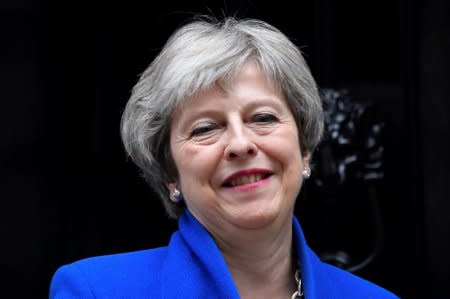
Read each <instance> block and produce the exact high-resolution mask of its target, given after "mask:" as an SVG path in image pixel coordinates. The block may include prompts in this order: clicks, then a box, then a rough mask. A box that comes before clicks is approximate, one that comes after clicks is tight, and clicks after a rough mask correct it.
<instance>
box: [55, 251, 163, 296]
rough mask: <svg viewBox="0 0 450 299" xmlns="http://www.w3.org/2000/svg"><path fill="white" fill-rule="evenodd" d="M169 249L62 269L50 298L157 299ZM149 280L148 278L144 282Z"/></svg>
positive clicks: (87, 261) (89, 260) (104, 258)
mask: <svg viewBox="0 0 450 299" xmlns="http://www.w3.org/2000/svg"><path fill="white" fill-rule="evenodd" d="M166 255H167V248H166V247H161V248H155V249H149V250H142V251H135V252H128V253H121V254H113V255H105V256H98V257H92V258H86V259H83V260H80V261H77V262H75V263H72V264H69V265H65V266H62V267H61V268H59V269H58V270H57V271H56V272H55V274H54V276H53V279H52V282H51V285H50V298H52V299H53V298H54V299H58V298H65V299H72V298H73V299H75V298H84V299H87V298H129V297H130V296H131V297H133V298H141V297H142V298H154V297H157V294H156V292H158V290H159V288H157V286H158V285H159V281H160V276H159V275H160V273H161V268H162V263H163V261H164V259H165V256H166ZM143 277H145V278H146V279H142V278H143Z"/></svg>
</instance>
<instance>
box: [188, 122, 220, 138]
mask: <svg viewBox="0 0 450 299" xmlns="http://www.w3.org/2000/svg"><path fill="white" fill-rule="evenodd" d="M216 128H217V125H215V124H205V125H200V126H198V127H196V128H194V129H193V130H192V132H191V137H196V136H203V135H206V134H208V133H210V132H211V131H212V130H214V129H216Z"/></svg>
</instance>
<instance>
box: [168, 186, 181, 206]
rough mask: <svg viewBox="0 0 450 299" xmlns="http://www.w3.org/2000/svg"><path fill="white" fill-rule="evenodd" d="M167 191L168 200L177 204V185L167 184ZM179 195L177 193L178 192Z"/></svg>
mask: <svg viewBox="0 0 450 299" xmlns="http://www.w3.org/2000/svg"><path fill="white" fill-rule="evenodd" d="M166 186H167V189H168V190H169V198H170V200H171V201H172V202H178V201H179V199H178V198H177V196H176V195H177V190H178V189H177V183H176V182H172V183H167V184H166ZM178 193H179V192H178Z"/></svg>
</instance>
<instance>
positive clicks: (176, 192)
mask: <svg viewBox="0 0 450 299" xmlns="http://www.w3.org/2000/svg"><path fill="white" fill-rule="evenodd" d="M172 200H173V201H174V202H179V201H181V200H183V195H181V192H180V191H179V190H178V189H177V188H175V189H174V190H173V192H172Z"/></svg>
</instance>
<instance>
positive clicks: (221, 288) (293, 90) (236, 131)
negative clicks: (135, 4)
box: [50, 18, 396, 299]
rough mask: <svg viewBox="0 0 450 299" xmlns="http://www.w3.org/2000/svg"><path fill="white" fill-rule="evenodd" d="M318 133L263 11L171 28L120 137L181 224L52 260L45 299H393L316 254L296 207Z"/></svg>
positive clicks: (309, 84) (307, 93) (287, 45)
mask: <svg viewBox="0 0 450 299" xmlns="http://www.w3.org/2000/svg"><path fill="white" fill-rule="evenodd" d="M322 131H323V115H322V107H321V101H320V99H319V96H318V93H317V88H316V84H315V82H314V79H313V78H312V76H311V74H310V71H309V69H308V67H307V65H306V63H305V61H304V59H303V57H302V55H301V54H300V52H299V50H298V49H297V48H296V47H295V45H294V44H293V43H292V42H290V41H289V40H288V38H286V36H285V35H283V34H282V33H281V32H280V31H278V30H277V29H276V28H274V27H272V26H270V25H268V24H266V23H264V22H262V21H258V20H241V21H238V20H236V19H233V18H227V19H225V20H223V21H222V22H214V21H211V20H206V19H205V20H197V21H194V22H191V23H189V24H187V25H184V26H183V27H181V28H180V29H178V30H177V31H176V32H175V33H174V35H173V36H172V37H171V38H170V39H169V40H168V42H167V44H166V45H165V47H164V48H163V49H162V51H161V53H160V54H159V56H158V57H156V59H155V60H154V61H153V62H152V64H151V65H150V66H149V67H148V69H147V70H146V71H145V72H144V73H143V74H142V76H141V77H140V79H139V82H138V83H137V84H136V86H135V87H134V89H133V93H132V96H131V98H130V100H129V102H128V104H127V107H126V109H125V112H124V114H123V118H122V137H123V141H124V144H125V148H126V150H127V152H128V153H129V155H130V156H131V158H132V159H133V161H134V162H135V163H136V164H137V165H138V166H139V167H140V169H141V170H142V171H143V173H144V176H145V178H146V179H147V181H148V182H149V184H150V185H151V187H153V188H154V190H156V192H157V193H158V194H159V196H160V197H161V199H162V201H163V203H164V205H165V208H166V210H167V212H168V214H169V215H170V216H172V217H174V218H178V221H179V230H178V231H177V232H175V233H174V234H173V236H172V238H171V240H170V243H169V245H168V246H167V247H163V248H157V249H150V250H144V251H139V252H132V253H126V254H117V255H111V256H104V257H95V258H90V259H86V260H82V261H79V262H76V263H73V264H71V265H67V266H64V267H62V268H60V269H59V270H58V271H57V272H56V274H55V275H54V277H53V280H52V285H51V290H50V297H51V298H308V299H312V298H317V299H324V298H396V297H395V296H394V295H393V294H391V293H389V292H388V291H386V290H384V289H382V288H380V287H378V286H375V285H373V284H371V283H369V282H367V281H365V280H363V279H360V278H357V277H356V276H353V275H352V274H350V273H347V272H345V271H342V270H340V269H338V268H335V267H332V266H330V265H327V264H324V263H322V262H321V261H320V260H319V259H318V258H317V256H316V255H315V254H314V253H313V252H312V251H311V250H310V249H309V248H308V246H307V245H306V243H305V239H304V237H303V233H302V230H301V228H300V225H299V223H298V221H297V220H296V218H295V217H294V215H293V210H294V204H295V200H296V198H297V195H298V193H299V192H300V188H301V185H302V181H303V180H304V179H306V178H308V177H309V175H310V158H311V154H312V152H313V150H314V148H315V146H316V145H317V144H318V142H319V140H320V138H321V135H322Z"/></svg>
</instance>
